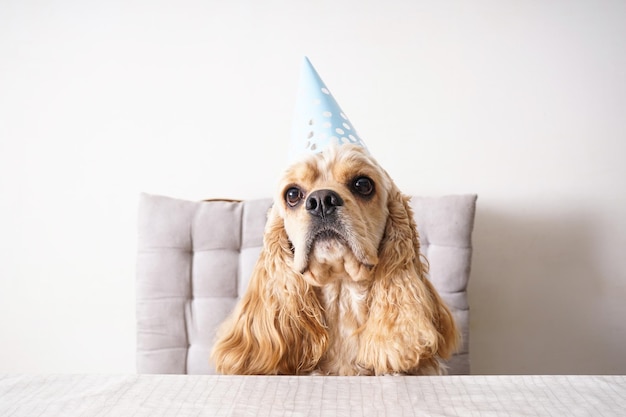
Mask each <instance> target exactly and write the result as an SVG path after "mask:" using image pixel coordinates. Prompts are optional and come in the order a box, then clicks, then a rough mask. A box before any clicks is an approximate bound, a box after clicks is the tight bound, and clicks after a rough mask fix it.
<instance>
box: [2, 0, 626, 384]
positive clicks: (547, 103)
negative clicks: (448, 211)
mask: <svg viewBox="0 0 626 417" xmlns="http://www.w3.org/2000/svg"><path fill="white" fill-rule="evenodd" d="M624 22H626V3H625V2H624V1H608V0H588V1H579V0H555V1H497V0H493V1H488V0H478V1H435V0H430V1H419V0H414V1H409V0H384V1H382V0H379V1H364V0H349V1H340V0H335V1H327V0H316V1H294V0H275V1H267V0H266V1H255V0H247V1H246V0H229V1H216V0H212V1H211V0H197V1H193V0H175V1H174V0H157V1H146V0H111V1H93V0H86V1H85V0H76V1H72V0H49V1H34V0H9V1H7V0H0V372H123V373H126V372H134V370H135V359H134V358H135V356H134V355H135V322H134V320H135V314H134V297H135V295H134V294H135V293H134V291H135V288H134V274H135V251H136V217H137V203H138V195H139V193H140V192H149V193H154V194H161V195H168V196H172V197H179V198H185V199H193V200H196V199H204V198H215V197H228V198H257V197H268V196H271V195H272V193H273V191H274V185H275V183H276V180H277V178H278V176H279V174H280V173H281V171H282V170H283V169H284V167H285V166H286V155H287V144H288V137H289V130H290V120H291V116H292V111H293V105H294V103H295V92H296V88H297V78H298V73H299V68H300V64H301V62H302V57H303V56H304V55H307V56H309V57H310V59H311V61H312V62H313V64H314V65H315V67H316V68H317V70H318V71H319V73H320V75H321V76H322V78H323V79H324V81H325V82H326V84H327V85H328V87H329V88H330V90H331V91H332V92H333V95H334V96H335V98H337V100H338V101H339V103H340V105H341V106H342V108H343V110H344V111H345V113H346V114H347V115H348V117H349V118H350V120H351V121H352V123H353V124H354V126H355V127H356V129H357V130H358V131H359V134H360V136H361V137H362V138H363V139H364V140H365V142H366V143H367V145H368V147H369V149H370V151H371V152H372V154H373V155H374V156H375V157H376V158H377V159H378V161H379V162H380V163H381V165H383V166H384V167H385V168H387V170H388V171H389V173H390V174H391V176H392V177H393V178H394V179H395V180H396V182H397V184H398V185H399V186H400V188H401V189H402V190H403V191H404V192H405V193H407V194H420V195H434V196H436V195H445V194H455V193H477V194H478V195H479V199H478V209H477V215H476V223H475V231H474V236H473V241H474V248H475V249H474V257H473V267H472V275H471V284H470V303H471V308H472V310H471V311H472V313H471V360H472V366H473V371H474V373H540V374H544V373H566V374H574V373H601V374H603V373H626V354H625V353H626V24H624Z"/></svg>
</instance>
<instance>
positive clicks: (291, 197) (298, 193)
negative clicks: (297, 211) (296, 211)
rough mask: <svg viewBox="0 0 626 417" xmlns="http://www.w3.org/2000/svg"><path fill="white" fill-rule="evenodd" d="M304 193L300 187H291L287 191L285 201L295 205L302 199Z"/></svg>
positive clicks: (290, 205)
mask: <svg viewBox="0 0 626 417" xmlns="http://www.w3.org/2000/svg"><path fill="white" fill-rule="evenodd" d="M303 197H304V195H303V194H302V190H300V189H299V188H298V187H291V188H288V189H287V191H285V201H286V202H287V205H288V206H289V207H295V206H297V205H298V203H300V201H302V198H303Z"/></svg>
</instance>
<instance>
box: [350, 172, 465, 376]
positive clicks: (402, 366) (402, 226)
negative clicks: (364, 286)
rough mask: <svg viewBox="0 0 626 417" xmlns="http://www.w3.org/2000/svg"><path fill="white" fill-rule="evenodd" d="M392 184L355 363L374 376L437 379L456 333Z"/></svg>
mask: <svg viewBox="0 0 626 417" xmlns="http://www.w3.org/2000/svg"><path fill="white" fill-rule="evenodd" d="M408 200H409V199H408V197H406V196H404V195H403V194H402V193H401V192H400V191H399V190H398V188H397V187H396V186H395V184H393V183H392V186H391V190H390V194H389V202H388V209H389V217H388V219H387V223H386V226H385V233H384V236H383V239H382V242H381V244H380V248H379V259H380V261H379V263H378V265H376V267H375V271H374V274H375V275H374V281H373V283H372V289H371V292H370V300H369V301H370V316H369V318H368V321H367V323H366V325H365V326H364V328H363V333H362V337H364V338H366V340H367V342H366V343H362V344H361V346H362V348H361V351H360V352H359V361H360V363H361V365H363V366H365V367H366V368H369V369H373V370H374V372H375V373H376V374H386V373H397V372H409V373H419V374H429V373H440V372H441V370H440V366H439V360H438V359H439V358H443V359H447V358H449V357H450V355H451V354H452V353H453V352H454V351H455V350H456V347H457V345H458V343H459V333H458V331H457V329H456V327H455V324H454V319H453V318H452V314H451V313H450V310H449V309H448V308H447V307H446V305H445V304H444V302H443V300H442V299H441V298H440V296H439V294H438V293H437V291H436V290H435V289H434V287H433V285H432V284H431V282H430V281H429V280H428V278H427V277H426V275H427V273H428V262H427V260H426V259H425V258H424V257H423V255H422V254H421V253H420V244H419V237H418V234H417V228H416V224H415V220H414V218H413V210H412V209H411V207H410V206H409V204H408Z"/></svg>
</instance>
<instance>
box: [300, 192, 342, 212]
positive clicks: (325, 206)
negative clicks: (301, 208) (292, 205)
mask: <svg viewBox="0 0 626 417" xmlns="http://www.w3.org/2000/svg"><path fill="white" fill-rule="evenodd" d="M339 206H343V199H342V198H341V197H340V196H339V194H337V193H336V192H334V191H332V190H317V191H313V192H312V193H311V194H309V197H308V198H307V199H306V211H308V212H309V213H310V214H312V215H314V216H318V217H326V216H329V215H331V214H333V213H334V212H335V209H336V208H337V207H339Z"/></svg>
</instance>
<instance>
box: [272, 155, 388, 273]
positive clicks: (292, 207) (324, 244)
mask: <svg viewBox="0 0 626 417" xmlns="http://www.w3.org/2000/svg"><path fill="white" fill-rule="evenodd" d="M390 189H391V181H390V179H389V176H388V175H387V173H386V172H385V171H384V170H383V169H382V168H380V166H379V165H378V164H377V163H376V161H375V160H374V159H373V158H372V157H371V156H369V155H368V154H367V153H366V152H365V150H364V149H363V148H362V147H360V146H354V145H343V146H339V147H331V148H329V149H328V150H327V151H326V152H324V153H322V154H317V155H314V156H311V157H308V158H305V159H303V160H302V161H301V162H299V163H296V164H293V165H292V166H291V167H290V168H288V169H287V171H286V172H285V174H284V175H283V177H282V179H281V182H280V185H279V187H278V193H277V195H276V197H275V202H274V208H275V209H276V211H277V212H278V214H279V216H280V217H282V218H283V221H284V227H285V231H286V233H287V236H288V238H289V240H290V242H291V245H292V250H293V253H294V257H293V267H294V269H295V270H297V271H298V272H300V273H304V274H305V276H306V277H308V278H309V279H311V280H313V283H317V284H322V283H321V282H317V281H316V280H319V279H326V278H328V276H329V275H328V274H324V276H323V277H322V276H321V275H320V274H315V275H313V274H311V271H314V270H316V269H318V268H320V267H323V266H325V268H327V269H328V268H333V267H339V266H340V265H342V264H346V263H347V264H351V263H356V264H359V265H361V266H364V267H365V268H366V270H371V269H372V268H373V267H374V266H376V264H377V263H378V252H379V246H380V242H381V240H382V238H383V234H384V232H385V225H386V223H387V217H388V215H389V209H388V198H389V191H390ZM358 270H361V268H358ZM307 272H309V273H308V274H307ZM347 272H350V271H347ZM352 278H353V279H355V280H359V279H361V278H362V277H358V276H353V277H352Z"/></svg>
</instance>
